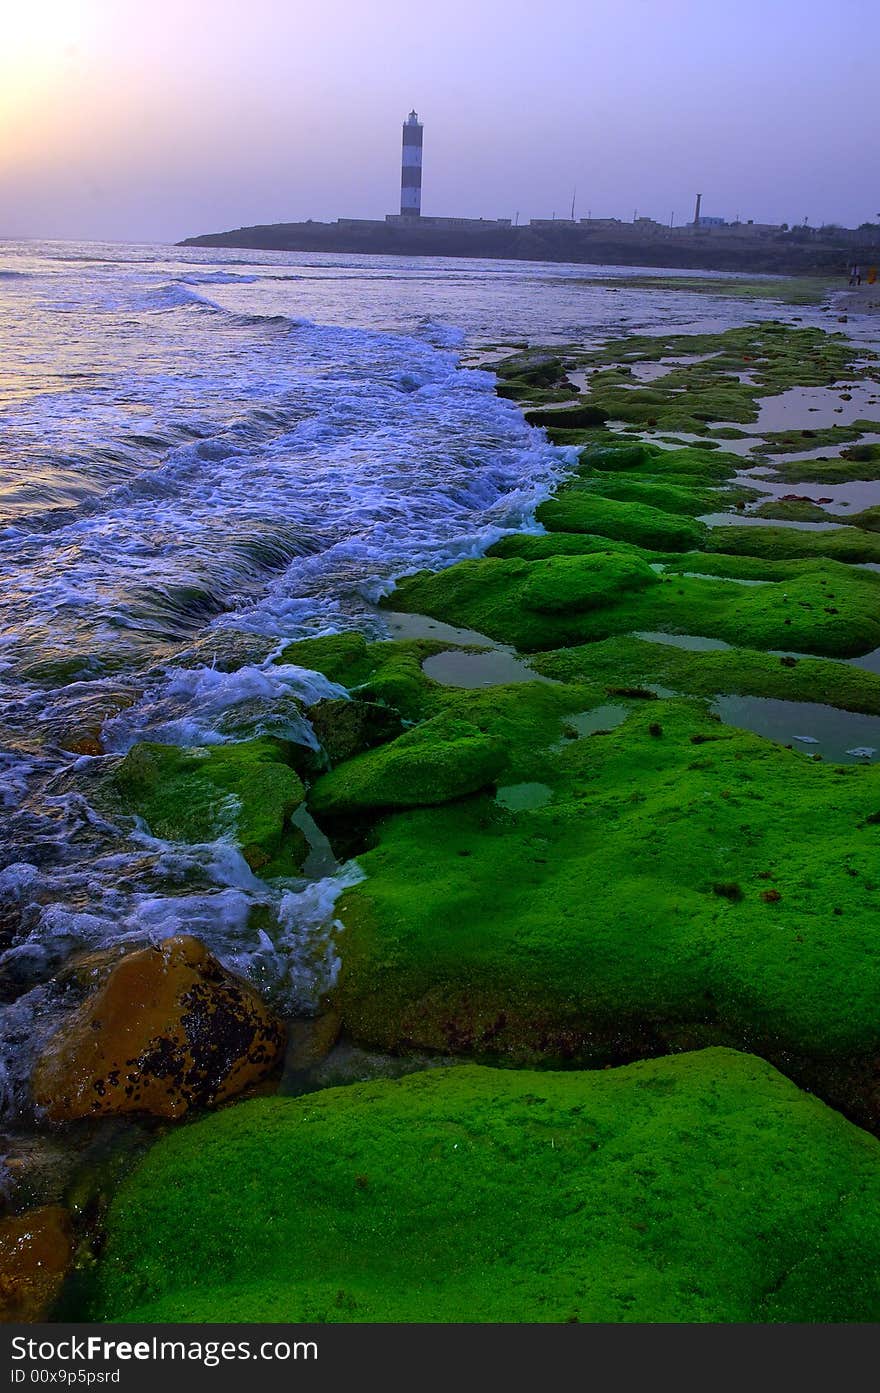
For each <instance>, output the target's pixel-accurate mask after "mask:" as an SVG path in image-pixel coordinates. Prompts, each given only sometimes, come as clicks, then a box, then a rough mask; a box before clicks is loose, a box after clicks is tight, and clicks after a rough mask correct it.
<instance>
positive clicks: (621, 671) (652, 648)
mask: <svg viewBox="0 0 880 1393" xmlns="http://www.w3.org/2000/svg"><path fill="white" fill-rule="evenodd" d="M532 662H533V664H534V666H535V668H536V669H537V670H538V671H539V672H542V673H544V674H546V676H548V677H553V678H555V679H556V680H557V681H559V682H567V683H572V682H587V683H591V684H600V685H601V686H603V687H604V688H606V689H607V688H608V687H609V686H612V685H617V686H621V685H632V684H634V683H637V682H642V683H644V682H650V683H655V684H657V683H661V684H663V685H664V686H666V687H667V688H670V689H672V690H673V691H675V692H680V693H682V694H685V695H688V696H705V697H710V698H711V697H713V696H715V694H716V693H718V692H729V693H735V694H738V695H742V696H757V697H775V698H778V699H779V700H783V701H816V700H821V701H823V702H827V703H829V704H830V705H832V706H836V707H839V708H840V709H841V710H843V711H858V712H863V713H864V714H866V715H880V676H878V675H877V674H876V673H873V672H867V671H865V670H864V669H863V668H859V667H855V666H851V665H850V664H848V663H840V662H835V661H834V660H832V659H829V658H796V659H794V660H792V659H790V658H786V660H785V661H783V659H782V657H781V656H780V655H778V654H774V653H760V652H756V651H755V650H753V649H746V648H730V649H725V650H723V651H709V652H694V651H687V650H685V649H681V648H675V647H672V646H670V645H665V644H658V643H651V642H647V641H645V640H643V639H640V638H634V637H632V636H630V635H627V636H624V637H621V638H611V639H606V640H605V641H604V642H601V643H590V644H585V645H583V646H581V647H574V648H561V649H558V650H557V651H556V652H549V653H539V654H536V655H535V657H534V658H533V659H532Z"/></svg>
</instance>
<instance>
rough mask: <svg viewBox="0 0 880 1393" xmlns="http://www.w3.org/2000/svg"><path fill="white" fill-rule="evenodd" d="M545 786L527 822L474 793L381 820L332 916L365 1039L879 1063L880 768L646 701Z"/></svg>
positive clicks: (567, 755) (531, 1054)
mask: <svg viewBox="0 0 880 1393" xmlns="http://www.w3.org/2000/svg"><path fill="white" fill-rule="evenodd" d="M658 732H659V734H660V736H661V738H657V734H658ZM542 779H543V782H544V783H545V784H546V785H547V786H548V787H549V788H550V790H551V793H552V797H551V799H550V801H549V802H547V803H546V805H545V806H542V807H540V808H535V809H530V810H528V811H524V812H522V813H517V814H511V813H509V812H508V811H506V810H505V809H503V808H501V807H499V806H498V805H497V804H496V803H494V802H493V801H492V800H491V799H489V798H486V797H478V798H474V799H470V800H468V801H467V802H464V803H459V804H456V805H449V806H447V807H444V808H437V809H430V810H420V811H414V812H410V813H405V814H397V815H395V816H393V817H390V818H387V819H386V820H385V821H384V822H383V823H382V824H381V826H380V827H379V829H378V842H377V845H376V846H375V848H374V849H373V850H371V851H369V852H368V853H366V854H365V855H363V856H361V857H360V858H359V859H360V863H361V865H362V866H363V869H364V871H365V872H366V876H367V878H366V880H365V881H364V882H363V883H362V884H361V885H359V886H357V887H356V888H354V889H352V890H350V891H348V892H347V893H346V895H345V896H344V898H343V900H342V901H341V904H340V917H341V919H342V922H343V923H344V925H345V932H344V935H343V938H342V941H341V955H342V964H343V966H342V973H341V977H340V981H339V987H338V1003H339V1005H340V1007H341V1009H342V1012H343V1016H344V1019H345V1022H346V1025H347V1027H348V1029H349V1030H350V1032H351V1033H352V1034H353V1035H354V1036H355V1037H356V1038H357V1039H358V1040H359V1041H360V1042H362V1043H364V1044H368V1045H371V1046H377V1047H381V1048H391V1049H396V1048H400V1047H401V1046H406V1047H414V1048H415V1047H417V1048H434V1049H440V1050H450V1049H452V1050H460V1051H472V1050H475V1049H476V1050H480V1051H483V1052H484V1053H486V1054H488V1055H505V1056H511V1057H515V1058H518V1059H520V1060H528V1059H539V1058H540V1059H551V1058H575V1059H579V1060H586V1061H599V1062H601V1061H603V1060H608V1059H614V1058H619V1057H620V1052H621V1051H624V1052H629V1053H645V1052H654V1053H656V1052H657V1051H658V1050H659V1049H661V1048H664V1047H666V1048H668V1047H670V1046H678V1047H680V1045H681V1043H682V1041H691V1042H693V1041H700V1042H708V1041H715V1042H718V1041H724V1042H730V1043H737V1044H740V1045H743V1046H747V1047H749V1048H758V1049H760V1050H761V1052H765V1053H768V1054H770V1056H771V1057H777V1058H782V1057H785V1058H786V1059H788V1061H789V1064H790V1063H791V1060H792V1059H794V1058H795V1057H797V1058H800V1059H801V1060H805V1059H813V1060H816V1059H822V1060H829V1059H830V1060H837V1061H841V1060H843V1061H846V1060H853V1059H858V1060H860V1061H865V1060H868V1061H870V1060H872V1059H875V1058H876V1056H877V1054H878V1051H880V954H878V952H877V942H878V934H880V877H878V876H877V856H878V849H880V840H878V839H880V830H878V823H877V820H876V818H875V817H874V814H875V813H876V812H877V811H878V810H880V768H878V767H856V766H848V767H847V768H846V769H844V770H843V772H840V771H838V770H837V769H835V768H834V767H833V766H825V765H824V764H821V763H814V762H812V761H810V760H807V759H805V758H804V756H803V755H802V754H800V753H796V752H793V751H789V750H786V749H784V748H783V747H781V746H779V745H775V744H772V743H771V742H769V741H766V740H762V739H760V738H759V737H757V736H754V735H751V734H748V733H746V732H744V731H738V730H735V729H732V728H730V727H726V726H722V725H720V724H719V723H718V722H717V721H714V720H712V719H711V717H709V716H708V715H707V714H706V712H705V710H704V709H703V708H702V707H701V706H700V705H699V704H696V703H690V702H687V701H651V702H649V703H641V704H639V703H635V704H634V707H633V710H632V714H631V715H630V716H629V718H628V719H627V720H626V721H625V723H624V724H623V725H621V726H619V727H618V729H616V730H614V731H612V732H611V733H608V734H604V735H601V736H594V737H592V738H585V739H580V740H575V741H571V742H569V743H568V744H567V745H565V746H564V747H562V748H560V749H558V750H557V751H556V752H555V753H553V752H546V751H545V754H544V758H543V774H542ZM416 865H417V866H418V877H414V876H413V874H412V868H413V866H416ZM719 885H721V886H729V885H736V886H738V887H739V888H740V890H741V896H740V897H738V898H737V899H736V900H735V901H734V900H733V899H731V898H729V897H726V896H724V895H722V894H720V893H719V892H718V891H717V890H716V887H717V886H719ZM771 892H772V893H771ZM866 1108H867V1109H868V1111H870V1112H871V1114H872V1115H873V1114H874V1113H875V1112H876V1114H877V1117H878V1120H880V1107H878V1102H877V1100H876V1099H875V1100H873V1101H869V1103H868V1104H866Z"/></svg>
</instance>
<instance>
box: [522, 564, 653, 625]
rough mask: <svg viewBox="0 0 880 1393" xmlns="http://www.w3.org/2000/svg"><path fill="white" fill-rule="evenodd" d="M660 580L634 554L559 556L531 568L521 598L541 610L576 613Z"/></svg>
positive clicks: (609, 602)
mask: <svg viewBox="0 0 880 1393" xmlns="http://www.w3.org/2000/svg"><path fill="white" fill-rule="evenodd" d="M658 583H659V578H658V576H657V575H656V573H655V572H654V571H652V570H651V567H650V566H649V565H648V563H647V562H646V561H641V560H639V559H638V558H637V557H635V556H626V555H614V554H613V553H607V552H606V553H605V554H599V555H592V556H582V557H574V556H572V557H568V556H559V557H554V558H552V559H550V560H548V561H547V563H546V565H543V566H535V567H533V568H532V571H531V574H530V575H529V578H528V580H527V581H526V583H525V585H524V586H523V591H522V602H523V604H524V606H525V607H526V609H531V610H536V611H537V612H538V613H539V614H568V613H571V612H575V613H576V612H578V611H581V610H589V609H598V608H600V607H602V606H604V605H608V604H613V602H614V600H615V599H616V598H617V597H619V596H622V595H625V594H627V593H628V592H630V591H635V590H644V589H645V588H646V587H647V586H649V585H657V584H658Z"/></svg>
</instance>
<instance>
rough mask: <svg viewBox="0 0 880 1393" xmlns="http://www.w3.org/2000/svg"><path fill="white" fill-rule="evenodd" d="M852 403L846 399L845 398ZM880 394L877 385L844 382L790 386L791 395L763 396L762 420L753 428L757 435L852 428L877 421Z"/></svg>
mask: <svg viewBox="0 0 880 1393" xmlns="http://www.w3.org/2000/svg"><path fill="white" fill-rule="evenodd" d="M847 397H848V398H849V400H844V398H847ZM878 410H880V392H878V388H877V384H876V383H875V382H852V383H841V384H839V385H837V386H834V387H790V388H789V389H788V391H787V392H779V393H778V394H777V395H776V396H772V397H763V398H762V399H761V400H760V401H759V402H758V412H759V414H758V419H757V421H755V422H754V423H753V424H752V425H751V426H750V427H749V429H750V430H752V431H754V433H755V435H764V434H766V432H767V431H780V430H802V429H803V426H804V422H805V421H807V422H809V425H810V426H811V427H812V428H813V429H816V428H824V427H826V426H850V425H852V423H853V422H854V421H860V420H865V419H867V420H876V419H877V413H878Z"/></svg>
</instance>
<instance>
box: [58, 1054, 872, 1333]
mask: <svg viewBox="0 0 880 1393" xmlns="http://www.w3.org/2000/svg"><path fill="white" fill-rule="evenodd" d="M878 1208H880V1149H878V1143H877V1142H876V1141H875V1140H874V1139H873V1138H871V1137H868V1136H866V1135H865V1134H864V1133H862V1132H860V1131H859V1130H858V1129H857V1128H856V1127H854V1126H853V1125H852V1124H851V1123H849V1122H847V1121H846V1120H845V1119H844V1118H842V1117H841V1116H839V1115H837V1114H835V1113H833V1112H832V1111H831V1110H830V1109H828V1108H826V1107H825V1106H824V1105H823V1104H822V1103H820V1102H818V1101H817V1100H816V1099H815V1098H812V1097H811V1096H809V1095H808V1094H806V1093H803V1092H800V1091H799V1090H798V1089H797V1088H795V1087H794V1085H792V1084H791V1083H790V1082H789V1081H788V1080H787V1079H785V1078H783V1077H782V1076H781V1075H780V1074H779V1073H777V1072H776V1071H775V1070H774V1069H772V1068H771V1067H770V1066H769V1065H767V1064H766V1063H764V1062H763V1061H761V1060H758V1059H755V1058H753V1057H750V1056H748V1055H741V1054H736V1053H735V1052H733V1051H729V1050H717V1049H716V1050H706V1051H702V1052H699V1053H693V1054H687V1055H682V1056H679V1057H678V1058H672V1059H661V1060H651V1061H645V1062H641V1063H637V1064H633V1065H629V1066H628V1067H625V1068H621V1069H615V1070H609V1071H599V1072H594V1073H564V1074H559V1073H557V1074H553V1073H547V1072H542V1073H534V1072H530V1071H510V1070H504V1071H498V1070H491V1069H483V1068H479V1067H475V1066H472V1065H468V1066H462V1067H459V1068H453V1069H436V1070H428V1071H425V1072H422V1073H416V1074H412V1075H410V1076H409V1077H407V1078H404V1079H400V1080H396V1081H384V1082H375V1083H369V1084H359V1085H357V1084H356V1085H352V1086H349V1087H346V1088H334V1089H328V1090H325V1091H323V1092H321V1093H318V1094H310V1095H308V1096H306V1097H302V1098H294V1099H260V1100H256V1101H253V1102H249V1103H244V1104H241V1105H239V1106H237V1107H235V1108H230V1109H226V1110H224V1111H223V1112H221V1113H219V1114H216V1115H214V1116H213V1117H210V1118H207V1119H205V1120H204V1121H202V1122H199V1123H197V1124H195V1125H194V1126H190V1127H186V1128H182V1129H180V1130H178V1131H176V1132H174V1133H173V1134H171V1135H169V1136H167V1137H165V1138H163V1139H162V1140H161V1141H160V1142H159V1143H158V1144H157V1145H156V1146H154V1147H153V1148H152V1150H151V1151H150V1153H149V1154H148V1155H147V1157H146V1158H145V1160H144V1161H143V1162H142V1163H141V1164H140V1166H139V1167H138V1168H137V1170H136V1171H135V1173H134V1174H133V1175H132V1176H131V1177H130V1178H129V1179H128V1180H127V1181H126V1182H125V1183H124V1184H123V1186H122V1188H121V1190H120V1191H119V1193H118V1195H117V1196H116V1198H115V1200H114V1202H113V1205H112V1208H111V1210H110V1214H109V1218H108V1226H107V1227H108V1241H107V1245H106V1249H105V1251H104V1253H103V1256H102V1258H101V1261H100V1264H99V1267H98V1271H97V1276H96V1278H95V1279H94V1280H93V1282H92V1290H91V1293H90V1299H89V1301H88V1304H87V1308H86V1311H85V1313H84V1314H85V1316H86V1317H87V1318H89V1319H91V1320H104V1321H107V1320H110V1321H114V1320H116V1321H119V1320H129V1321H132V1320H133V1321H138V1320H142V1321H150V1322H155V1321H183V1322H187V1321H189V1322H194V1321H223V1322H229V1321H233V1322H240V1321H272V1320H274V1321H284V1322H290V1321H294V1322H302V1321H305V1322H312V1321H318V1322H338V1321H342V1322H347V1321H467V1322H473V1321H505V1322H511V1321H543V1322H570V1321H615V1322H617V1321H701V1322H710V1321H727V1322H731V1321H760V1322H771V1321H871V1320H875V1319H876V1318H877V1314H878V1309H880V1277H878V1272H880V1223H878V1220H877V1217H876V1215H877V1212H878ZM731 1253H735V1254H736V1261H735V1262H731Z"/></svg>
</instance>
